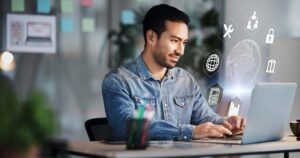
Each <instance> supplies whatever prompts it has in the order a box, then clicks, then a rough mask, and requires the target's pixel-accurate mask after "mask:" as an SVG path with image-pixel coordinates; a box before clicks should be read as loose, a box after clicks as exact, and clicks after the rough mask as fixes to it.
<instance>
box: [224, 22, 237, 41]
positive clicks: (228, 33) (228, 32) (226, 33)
mask: <svg viewBox="0 0 300 158" xmlns="http://www.w3.org/2000/svg"><path fill="white" fill-rule="evenodd" d="M224 29H225V31H226V32H225V34H224V36H223V38H225V37H226V36H228V38H231V36H230V33H232V32H233V31H234V28H232V25H231V24H230V25H229V27H227V25H226V24H224Z"/></svg>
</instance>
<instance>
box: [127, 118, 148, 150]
mask: <svg viewBox="0 0 300 158" xmlns="http://www.w3.org/2000/svg"><path fill="white" fill-rule="evenodd" d="M148 123H149V121H148V120H147V119H136V118H134V119H130V120H128V128H127V129H128V137H127V149H145V148H146V147H147V146H148Z"/></svg>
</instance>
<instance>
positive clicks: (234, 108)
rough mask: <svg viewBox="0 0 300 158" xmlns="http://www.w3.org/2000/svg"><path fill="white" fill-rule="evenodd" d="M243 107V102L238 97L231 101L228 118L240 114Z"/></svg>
mask: <svg viewBox="0 0 300 158" xmlns="http://www.w3.org/2000/svg"><path fill="white" fill-rule="evenodd" d="M241 105H242V102H241V100H240V99H239V98H238V97H235V98H234V99H233V100H231V101H230V103H229V107H228V111H227V116H228V117H229V116H234V115H238V114H239V110H240V107H241Z"/></svg>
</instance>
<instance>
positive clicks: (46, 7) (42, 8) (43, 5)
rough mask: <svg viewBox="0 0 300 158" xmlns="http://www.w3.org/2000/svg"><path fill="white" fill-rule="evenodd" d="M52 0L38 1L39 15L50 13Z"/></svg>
mask: <svg viewBox="0 0 300 158" xmlns="http://www.w3.org/2000/svg"><path fill="white" fill-rule="evenodd" d="M50 8H51V4H50V0H38V2H37V12H38V13H50Z"/></svg>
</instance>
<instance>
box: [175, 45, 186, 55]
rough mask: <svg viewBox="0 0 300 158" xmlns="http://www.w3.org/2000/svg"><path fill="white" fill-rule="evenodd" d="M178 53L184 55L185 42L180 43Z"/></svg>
mask: <svg viewBox="0 0 300 158" xmlns="http://www.w3.org/2000/svg"><path fill="white" fill-rule="evenodd" d="M176 53H177V54H178V55H183V53H184V44H183V43H181V44H178V47H177V49H176Z"/></svg>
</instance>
